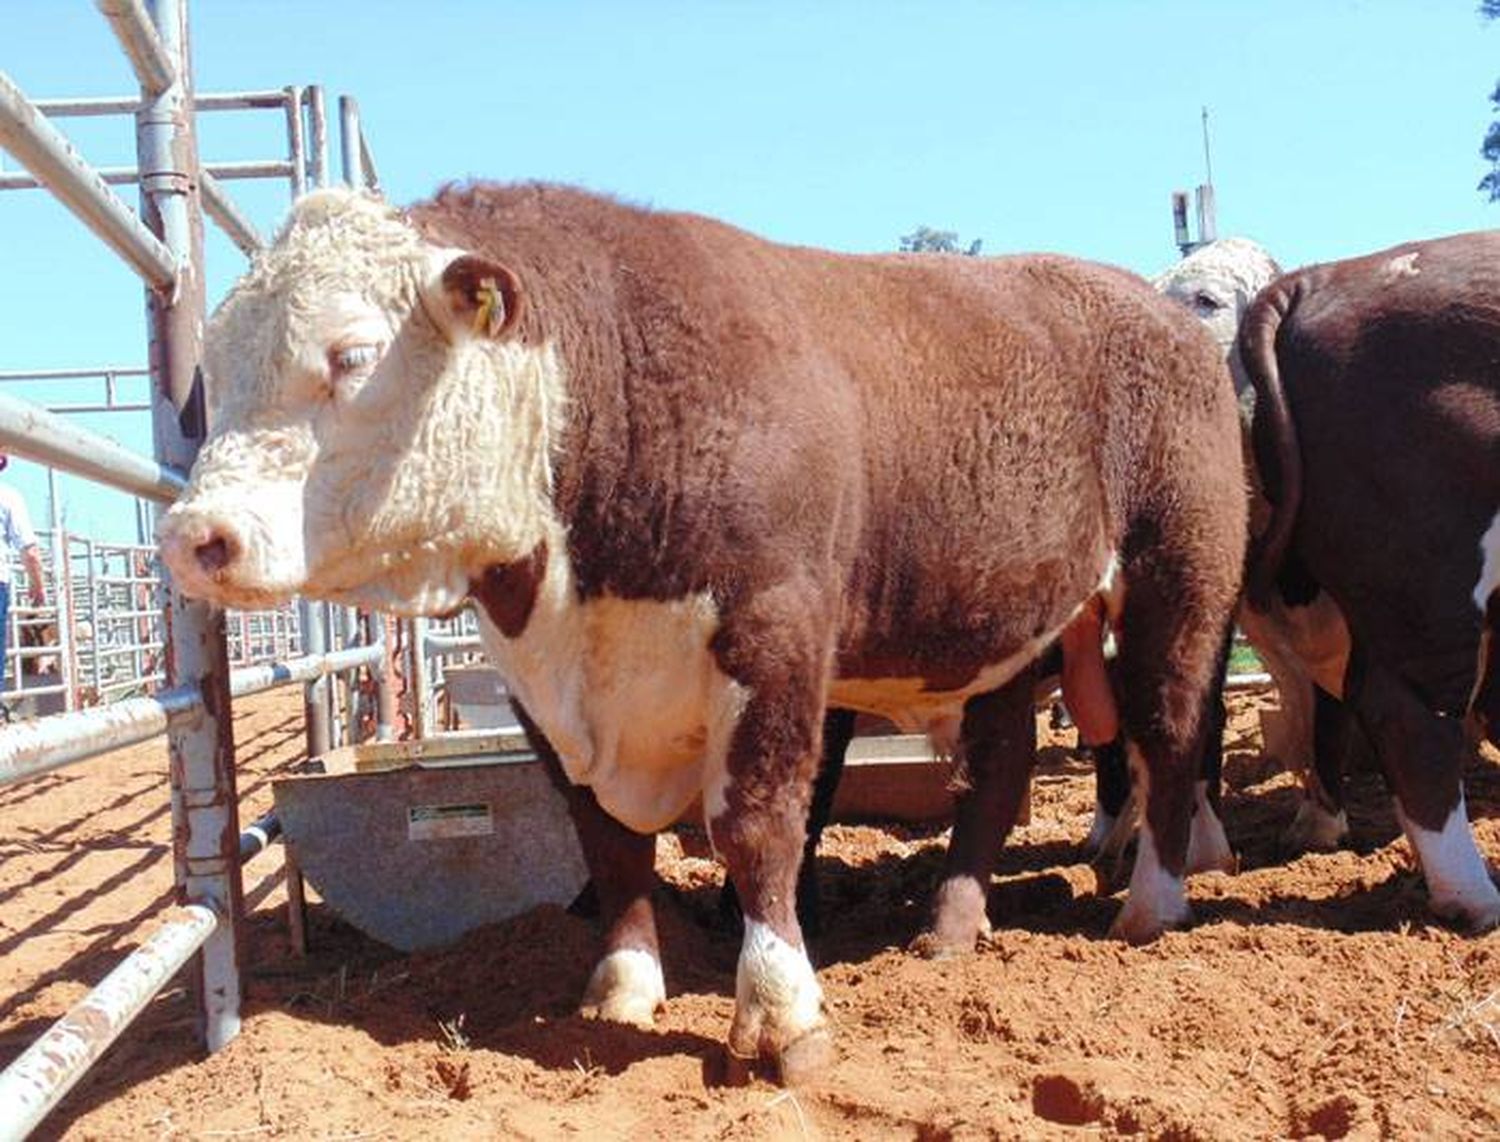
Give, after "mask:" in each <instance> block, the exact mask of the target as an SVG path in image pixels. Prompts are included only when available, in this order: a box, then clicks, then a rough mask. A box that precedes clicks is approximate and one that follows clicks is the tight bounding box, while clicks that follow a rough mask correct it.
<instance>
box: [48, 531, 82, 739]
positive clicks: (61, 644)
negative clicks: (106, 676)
mask: <svg viewBox="0 0 1500 1142" xmlns="http://www.w3.org/2000/svg"><path fill="white" fill-rule="evenodd" d="M53 542H54V543H56V544H57V551H55V552H54V553H53V555H54V558H55V559H56V561H57V563H58V570H57V572H56V573H57V574H58V575H59V576H60V578H59V579H58V581H57V584H56V586H57V676H58V679H59V680H60V681H61V682H62V687H63V709H64V710H67V711H69V712H70V713H71V712H72V711H73V710H76V709H78V706H79V702H78V643H77V640H76V639H75V637H74V636H75V635H76V634H77V631H78V627H77V621H78V608H77V606H76V603H75V600H74V598H73V551H72V547H73V540H72V537H71V536H70V535H68V532H67V530H66V529H64V530H63V531H61V532H58V533H54V535H53ZM59 552H60V553H61V554H60V555H59V554H58V553H59Z"/></svg>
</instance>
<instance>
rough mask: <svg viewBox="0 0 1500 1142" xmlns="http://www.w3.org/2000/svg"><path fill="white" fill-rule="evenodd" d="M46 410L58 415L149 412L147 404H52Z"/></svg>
mask: <svg viewBox="0 0 1500 1142" xmlns="http://www.w3.org/2000/svg"><path fill="white" fill-rule="evenodd" d="M47 411H48V412H54V413H56V414H57V415H58V416H77V415H79V414H80V413H93V412H150V411H151V405H149V404H54V405H48V406H47Z"/></svg>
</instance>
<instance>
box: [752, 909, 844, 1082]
mask: <svg viewBox="0 0 1500 1142" xmlns="http://www.w3.org/2000/svg"><path fill="white" fill-rule="evenodd" d="M734 1001H735V1002H734V1024H733V1026H731V1027H730V1029H729V1048H730V1050H731V1051H733V1052H734V1053H735V1054H736V1055H739V1056H741V1057H742V1058H753V1057H755V1056H756V1055H757V1054H759V1053H760V1048H761V1044H762V1043H765V1044H766V1045H767V1046H769V1047H771V1048H772V1049H773V1050H775V1051H783V1050H785V1048H787V1047H788V1046H789V1045H791V1044H792V1043H794V1042H796V1041H797V1040H798V1039H800V1038H802V1037H803V1036H804V1035H806V1034H808V1033H809V1032H811V1031H816V1030H818V1029H819V1028H821V1027H822V1026H823V1023H824V1020H823V989H822V988H821V987H820V986H819V985H818V977H817V975H816V974H815V973H814V972H813V968H812V964H811V963H810V962H809V961H808V958H807V953H806V952H804V951H803V950H802V949H801V948H794V947H792V945H791V944H789V943H787V942H786V941H785V940H783V939H782V938H781V937H780V936H778V935H777V934H776V933H775V932H773V931H772V930H771V928H770V926H769V925H768V924H766V923H764V922H763V921H759V920H749V919H747V920H746V921H745V940H744V943H743V944H741V945H740V961H739V968H738V970H737V972H736V973H735V985H734Z"/></svg>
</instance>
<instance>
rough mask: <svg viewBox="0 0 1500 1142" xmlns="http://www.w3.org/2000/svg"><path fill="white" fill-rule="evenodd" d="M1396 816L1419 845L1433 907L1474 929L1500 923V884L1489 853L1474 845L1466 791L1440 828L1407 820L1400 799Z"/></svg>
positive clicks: (1446, 917) (1418, 849)
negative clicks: (1487, 859) (1492, 872)
mask: <svg viewBox="0 0 1500 1142" xmlns="http://www.w3.org/2000/svg"><path fill="white" fill-rule="evenodd" d="M1396 819H1397V820H1398V821H1400V822H1401V828H1402V829H1403V830H1404V831H1405V833H1406V837H1407V840H1409V841H1410V842H1411V847H1412V848H1413V849H1415V850H1416V853H1417V860H1418V862H1419V863H1420V864H1421V866H1422V876H1423V877H1424V878H1425V879H1426V881H1427V892H1428V895H1429V898H1430V904H1431V907H1432V910H1433V911H1434V912H1435V913H1437V914H1438V915H1439V916H1442V917H1443V918H1445V919H1448V920H1457V921H1459V922H1461V923H1463V924H1466V925H1467V926H1468V927H1470V928H1472V929H1474V930H1475V931H1485V930H1487V929H1490V928H1494V927H1500V889H1496V887H1495V882H1494V881H1493V880H1492V879H1491V878H1490V872H1489V869H1488V868H1487V867H1486V865H1485V863H1484V857H1482V856H1480V855H1479V849H1478V847H1477V846H1476V845H1475V844H1474V833H1473V831H1472V830H1471V829H1470V828H1469V813H1468V810H1467V809H1466V808H1465V806H1464V797H1463V793H1462V792H1460V793H1459V795H1458V804H1457V805H1455V806H1454V808H1453V812H1451V813H1449V814H1448V819H1447V821H1445V822H1444V823H1443V828H1442V830H1441V831H1440V832H1436V833H1435V832H1433V831H1432V830H1430V829H1424V828H1422V827H1421V826H1420V825H1417V824H1414V823H1412V822H1411V821H1410V820H1408V819H1407V816H1406V814H1405V812H1403V811H1402V808H1401V803H1400V801H1399V800H1398V801H1397V802H1396Z"/></svg>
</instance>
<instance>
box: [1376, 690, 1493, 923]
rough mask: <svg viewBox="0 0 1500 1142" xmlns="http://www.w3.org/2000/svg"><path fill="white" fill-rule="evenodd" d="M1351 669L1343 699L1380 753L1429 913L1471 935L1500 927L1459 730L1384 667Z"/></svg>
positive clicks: (1453, 721) (1454, 722)
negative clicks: (1470, 805)
mask: <svg viewBox="0 0 1500 1142" xmlns="http://www.w3.org/2000/svg"><path fill="white" fill-rule="evenodd" d="M1355 673H1356V672H1353V671H1351V689H1350V692H1349V694H1348V699H1349V702H1350V704H1351V705H1353V707H1354V709H1355V712H1356V714H1357V715H1358V717H1359V719H1360V721H1361V723H1362V724H1363V725H1364V727H1365V729H1366V731H1367V732H1368V733H1369V735H1370V738H1371V740H1372V741H1373V742H1374V744H1375V750H1376V753H1377V754H1378V755H1379V758H1380V764H1381V768H1382V769H1383V770H1384V771H1385V775H1386V780H1387V781H1388V782H1389V784H1390V788H1391V791H1392V792H1393V793H1394V794H1395V797H1396V816H1397V818H1398V819H1399V820H1400V822H1401V828H1402V830H1403V831H1404V832H1405V833H1406V838H1407V840H1408V841H1409V842H1410V843H1411V847H1412V849H1413V850H1414V851H1415V852H1416V854H1417V860H1418V862H1419V863H1420V864H1421V866H1422V875H1423V877H1424V878H1425V879H1426V881H1427V892H1428V895H1429V899H1430V901H1431V906H1432V910H1433V911H1434V912H1435V913H1437V914H1438V915H1439V916H1443V917H1446V918H1448V919H1453V920H1458V921H1460V922H1461V923H1464V924H1466V925H1468V926H1469V927H1471V928H1474V929H1477V930H1483V929H1487V928H1493V927H1495V926H1496V925H1500V890H1497V889H1496V888H1495V882H1494V881H1493V880H1492V879H1491V877H1490V874H1489V870H1488V869H1487V868H1486V867H1485V862H1484V857H1483V856H1482V855H1480V852H1479V849H1478V848H1477V847H1476V846H1475V844H1474V833H1473V830H1472V829H1470V827H1469V815H1468V811H1467V809H1466V808H1465V805H1464V789H1463V759H1464V756H1465V754H1466V752H1467V750H1466V748H1465V742H1464V732H1463V724H1462V721H1461V719H1459V718H1456V717H1451V716H1447V717H1443V716H1439V715H1437V714H1434V713H1433V712H1432V711H1431V710H1429V709H1428V708H1427V706H1426V705H1425V704H1424V703H1423V702H1422V700H1421V699H1420V698H1419V697H1418V696H1417V694H1416V693H1415V692H1414V691H1413V690H1412V688H1411V687H1410V686H1408V685H1406V684H1405V683H1404V682H1403V681H1402V680H1401V679H1400V678H1399V677H1397V676H1396V675H1395V674H1394V673H1392V672H1391V671H1389V670H1388V669H1386V668H1384V667H1381V666H1379V665H1376V664H1373V663H1372V664H1367V666H1366V668H1365V669H1363V670H1361V671H1358V672H1357V673H1358V675H1359V678H1358V681H1354V679H1353V676H1354V674H1355Z"/></svg>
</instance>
